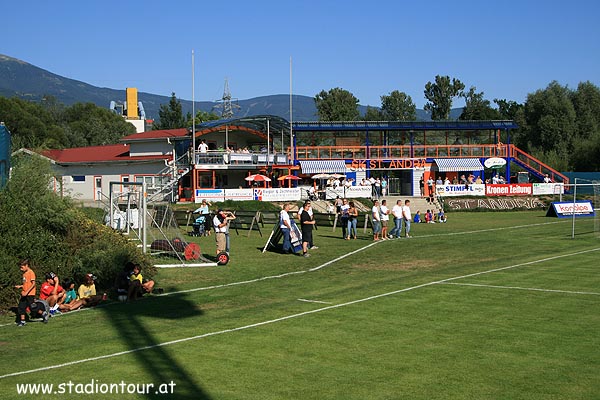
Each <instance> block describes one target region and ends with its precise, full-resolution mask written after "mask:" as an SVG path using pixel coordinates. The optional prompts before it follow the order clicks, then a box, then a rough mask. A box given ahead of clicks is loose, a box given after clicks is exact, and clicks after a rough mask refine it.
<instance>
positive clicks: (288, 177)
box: [277, 175, 302, 181]
mask: <svg viewBox="0 0 600 400" xmlns="http://www.w3.org/2000/svg"><path fill="white" fill-rule="evenodd" d="M301 179H302V178H299V177H297V176H296V175H283V176H280V177H279V178H277V180H278V181H285V180H290V181H299V180H301Z"/></svg>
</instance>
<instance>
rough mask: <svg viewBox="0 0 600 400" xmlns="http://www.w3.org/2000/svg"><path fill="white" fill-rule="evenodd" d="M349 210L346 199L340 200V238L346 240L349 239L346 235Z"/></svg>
mask: <svg viewBox="0 0 600 400" xmlns="http://www.w3.org/2000/svg"><path fill="white" fill-rule="evenodd" d="M349 209H350V205H349V204H348V199H343V200H342V205H341V206H340V226H341V227H342V238H344V239H346V240H348V239H350V237H349V236H350V235H348V232H346V231H347V230H348V210H349Z"/></svg>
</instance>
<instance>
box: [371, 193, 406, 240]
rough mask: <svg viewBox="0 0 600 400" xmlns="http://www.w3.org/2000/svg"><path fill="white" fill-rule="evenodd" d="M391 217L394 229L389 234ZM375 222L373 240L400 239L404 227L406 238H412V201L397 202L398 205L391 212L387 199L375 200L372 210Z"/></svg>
mask: <svg viewBox="0 0 600 400" xmlns="http://www.w3.org/2000/svg"><path fill="white" fill-rule="evenodd" d="M390 216H391V217H392V218H393V222H394V227H393V228H392V229H391V230H390V231H389V232H388V224H389V221H390ZM371 218H372V220H373V240H387V239H394V238H396V239H400V237H401V235H402V229H403V226H404V237H406V238H410V237H411V235H410V223H411V220H412V216H411V211H410V200H405V201H404V205H402V200H398V201H396V205H394V206H393V207H392V209H391V210H390V209H389V208H388V206H387V201H386V200H385V199H383V200H381V203H380V202H379V200H375V202H374V203H373V208H372V209H371Z"/></svg>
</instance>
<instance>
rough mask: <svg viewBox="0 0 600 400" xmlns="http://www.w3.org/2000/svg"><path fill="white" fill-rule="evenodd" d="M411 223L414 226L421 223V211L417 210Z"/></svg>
mask: <svg viewBox="0 0 600 400" xmlns="http://www.w3.org/2000/svg"><path fill="white" fill-rule="evenodd" d="M413 222H414V223H415V224H420V223H421V211H420V210H417V213H416V214H415V218H414V219H413Z"/></svg>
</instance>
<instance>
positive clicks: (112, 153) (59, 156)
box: [41, 144, 171, 164]
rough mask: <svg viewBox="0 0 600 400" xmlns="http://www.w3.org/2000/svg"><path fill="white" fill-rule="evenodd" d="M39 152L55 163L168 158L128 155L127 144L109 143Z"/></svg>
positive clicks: (167, 156)
mask: <svg viewBox="0 0 600 400" xmlns="http://www.w3.org/2000/svg"><path fill="white" fill-rule="evenodd" d="M41 154H42V155H43V156H45V157H48V158H50V159H51V160H54V161H56V162H57V163H60V164H62V163H97V162H115V161H122V162H123V161H148V160H168V159H170V158H171V156H170V155H155V156H135V157H130V155H129V145H124V144H109V145H106V146H89V147H75V148H71V149H63V150H44V151H42V152H41Z"/></svg>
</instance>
